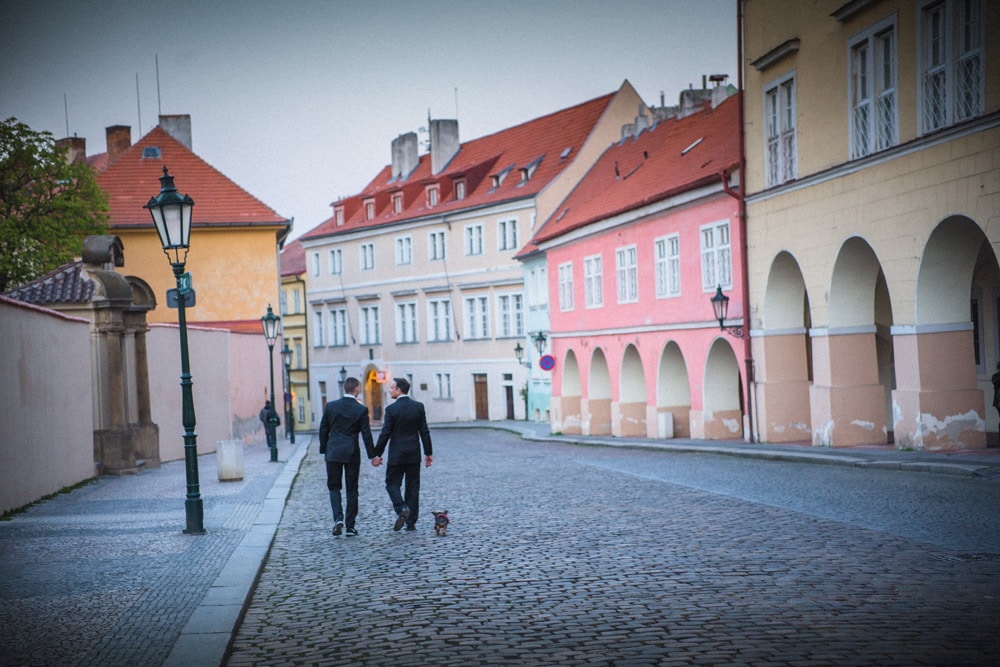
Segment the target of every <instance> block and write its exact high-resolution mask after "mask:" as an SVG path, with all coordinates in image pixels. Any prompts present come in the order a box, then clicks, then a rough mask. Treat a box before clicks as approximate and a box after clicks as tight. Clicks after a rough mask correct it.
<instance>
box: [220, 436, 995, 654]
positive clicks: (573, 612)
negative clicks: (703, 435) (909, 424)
mask: <svg viewBox="0 0 1000 667" xmlns="http://www.w3.org/2000/svg"><path fill="white" fill-rule="evenodd" d="M434 438H435V441H434V444H435V449H434V453H435V456H434V461H435V463H434V465H433V466H432V467H431V468H430V469H426V470H425V471H424V472H423V475H422V489H421V518H420V521H419V523H418V524H417V528H418V530H417V531H416V532H412V533H407V532H406V531H403V532H400V533H394V532H393V531H392V529H391V524H392V521H393V518H394V517H393V516H392V513H391V507H390V505H389V502H388V498H387V496H386V494H385V490H384V486H383V475H384V468H379V469H374V468H372V467H371V466H370V465H368V464H367V463H363V467H362V473H361V512H360V516H359V519H358V529H359V531H360V536H358V537H355V538H346V537H332V536H331V534H330V529H331V527H332V520H331V516H330V508H329V501H328V498H327V492H326V488H325V470H324V467H323V464H322V461H321V459H320V457H319V454H318V453H317V447H316V443H315V440H314V442H313V443H312V444H311V445H310V447H309V453H308V455H307V457H306V459H305V461H304V462H303V464H302V468H301V471H300V474H299V477H298V479H297V480H296V482H295V485H294V488H293V489H292V493H291V495H290V497H289V500H288V505H287V507H286V510H285V513H284V516H283V518H282V520H281V524H280V527H279V529H278V532H277V536H276V538H275V542H274V544H273V548H272V550H271V553H270V557H269V559H268V562H267V564H266V566H265V568H264V571H263V573H262V575H261V578H260V581H259V583H258V585H257V587H256V590H255V592H254V594H253V598H252V602H251V604H250V606H249V608H248V610H247V613H246V616H245V618H244V620H243V622H242V625H241V626H240V627H239V630H238V632H237V633H236V636H235V639H234V642H233V645H232V648H231V653H230V655H229V657H228V661H227V664H228V665H230V666H243V665H265V664H266V665H279V664H280V665H296V664H301V665H455V666H459V665H461V666H466V665H501V664H503V665H546V664H548V665H556V664H558V665H605V666H611V665H614V666H621V665H732V664H740V665H917V664H927V665H940V664H949V665H983V664H988V663H992V662H993V660H995V658H996V656H997V655H998V654H1000V530H998V520H997V518H996V517H997V511H996V509H997V502H998V500H1000V482H998V481H997V480H995V479H993V480H991V479H982V478H959V477H950V476H944V475H934V474H921V473H913V472H900V471H891V470H860V469H854V468H846V467H845V468H840V467H831V466H823V465H811V464H796V463H788V462H771V461H749V460H745V459H735V458H733V459H725V458H723V457H713V456H698V455H679V454H665V453H662V452H648V451H637V450H630V449H612V448H599V447H581V446H572V445H564V444H560V443H536V442H529V441H522V440H521V439H520V438H519V436H517V435H514V434H509V433H502V432H496V431H490V430H472V429H470V430H458V429H456V430H446V429H437V430H434ZM689 465H690V466H693V467H692V468H691V469H692V470H695V471H697V470H699V469H701V468H703V469H704V470H705V471H709V470H712V471H717V470H723V469H724V470H728V471H733V472H731V473H729V474H731V479H727V478H726V476H725V475H721V476H719V477H718V479H717V481H716V482H714V483H717V484H718V487H719V488H718V489H716V490H711V489H708V488H698V482H697V480H695V479H694V477H692V479H691V480H690V481H685V475H689V474H690V473H688V472H686V471H685V470H686V469H685V466H689ZM713 474H714V473H713ZM707 475H708V473H707V472H706V473H705V475H704V476H703V475H701V474H699V476H698V479H701V478H702V477H706V476H707ZM737 479H738V481H739V483H737ZM824 480H830V481H824ZM793 483H794V484H796V485H797V486H796V487H795V488H796V489H798V490H797V491H783V490H781V489H784V488H785V487H784V486H782V485H783V484H793ZM789 488H791V487H789ZM769 490H770V491H769ZM799 491H801V494H800V493H799ZM768 493H771V494H772V495H770V496H769V495H768ZM781 494H785V495H787V496H788V497H787V498H782V497H781ZM757 495H759V498H758V497H756V496H757ZM810 499H812V501H814V503H815V507H814V506H813V505H811V504H810V502H811V500H810ZM840 506H842V507H843V512H842V514H843V516H840V513H841V512H840V510H839V507H840ZM954 507H962V508H965V511H962V512H958V511H955V510H953V508H954ZM433 509H447V510H448V511H449V516H450V518H451V520H452V521H451V525H450V527H449V531H448V536H447V537H444V538H438V537H435V535H434V531H433V525H432V524H433V521H432V517H431V516H430V510H433ZM949 515H952V516H953V517H954V518H953V520H951V521H949ZM894 517H898V518H899V522H898V527H897V528H895V529H892V528H890V526H893V525H896V523H897V522H895V521H894ZM926 517H930V518H926ZM883 525H884V526H885V528H884V529H883V528H881V527H880V526H883Z"/></svg>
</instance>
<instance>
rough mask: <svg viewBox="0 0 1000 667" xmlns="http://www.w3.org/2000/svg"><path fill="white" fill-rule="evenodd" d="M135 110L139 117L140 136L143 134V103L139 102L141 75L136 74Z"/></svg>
mask: <svg viewBox="0 0 1000 667" xmlns="http://www.w3.org/2000/svg"><path fill="white" fill-rule="evenodd" d="M135 108H136V113H137V114H138V115H139V134H140V135H141V134H142V103H141V102H140V101H139V73H138V72H136V73H135Z"/></svg>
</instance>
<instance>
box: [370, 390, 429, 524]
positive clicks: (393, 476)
mask: <svg viewBox="0 0 1000 667" xmlns="http://www.w3.org/2000/svg"><path fill="white" fill-rule="evenodd" d="M409 393H410V383H409V381H408V380H406V379H405V378H393V381H392V384H391V385H390V386H389V395H390V396H392V397H393V398H394V399H395V400H396V402H395V403H393V404H392V405H390V406H389V407H387V408H386V409H385V418H384V419H383V421H382V432H381V433H380V434H379V436H378V443H377V444H376V445H375V458H374V459H372V464H373V465H376V466H377V465H381V464H382V452H384V451H385V447H386V444H388V445H389V464H388V466H387V467H386V469H385V490H386V491H387V492H388V493H389V498H390V499H391V500H392V508H393V509H394V510H395V511H396V523H395V524H394V525H393V527H392V529H393V530H399V529H400V528H402V527H403V524H406V529H407V530H416V528H415V526H414V524H415V523H416V522H417V515H418V513H419V511H420V507H419V505H420V444H421V443H423V446H424V465H425V466H430V465H431V463H432V461H433V457H432V456H431V454H432V450H431V432H430V429H428V428H427V415H426V414H425V413H424V404H423V403H420V402H419V401H414V400H413V399H412V398H410V397H409V396H408V394H409ZM404 480H405V481H406V487H405V489H406V490H405V494H404V493H400V487H401V486H402V485H403V481H404Z"/></svg>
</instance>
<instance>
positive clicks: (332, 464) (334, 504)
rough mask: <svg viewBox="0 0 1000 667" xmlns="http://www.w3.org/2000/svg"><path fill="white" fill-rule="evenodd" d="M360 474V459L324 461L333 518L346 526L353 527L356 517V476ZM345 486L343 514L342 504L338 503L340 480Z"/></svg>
mask: <svg viewBox="0 0 1000 667" xmlns="http://www.w3.org/2000/svg"><path fill="white" fill-rule="evenodd" d="M360 475H361V461H357V462H351V463H341V462H339V461H327V462H326V488H327V489H329V490H330V507H331V508H332V509H333V520H334V521H343V522H344V525H345V526H346V527H347V528H348V529H351V528H354V522H355V521H356V520H357V518H358V478H359V477H360ZM342 479H343V481H345V482H346V486H347V516H346V517H345V516H344V510H343V506H342V505H341V504H340V489H341V488H342V487H341V480H342Z"/></svg>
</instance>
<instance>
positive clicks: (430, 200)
mask: <svg viewBox="0 0 1000 667" xmlns="http://www.w3.org/2000/svg"><path fill="white" fill-rule="evenodd" d="M437 205H438V186H436V185H431V186H428V188H427V208H434V207H435V206H437Z"/></svg>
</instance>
